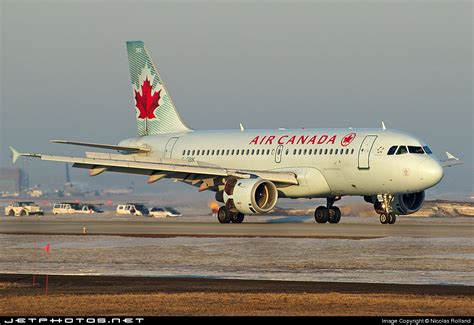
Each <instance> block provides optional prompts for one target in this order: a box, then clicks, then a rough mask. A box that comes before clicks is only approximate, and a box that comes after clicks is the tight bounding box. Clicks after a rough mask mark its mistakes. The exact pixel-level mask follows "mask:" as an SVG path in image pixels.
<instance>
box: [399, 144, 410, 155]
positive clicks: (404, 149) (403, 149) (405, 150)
mask: <svg viewBox="0 0 474 325" xmlns="http://www.w3.org/2000/svg"><path fill="white" fill-rule="evenodd" d="M407 152H408V150H407V147H405V146H400V147H398V150H397V155H403V154H405V153H407Z"/></svg>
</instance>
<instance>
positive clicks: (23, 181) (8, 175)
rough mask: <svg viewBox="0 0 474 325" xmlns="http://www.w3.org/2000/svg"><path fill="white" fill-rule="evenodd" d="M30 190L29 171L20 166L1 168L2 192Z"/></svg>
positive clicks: (0, 184) (0, 186) (0, 191)
mask: <svg viewBox="0 0 474 325" xmlns="http://www.w3.org/2000/svg"><path fill="white" fill-rule="evenodd" d="M26 190H28V173H26V172H25V171H23V170H22V169H20V168H0V193H21V192H23V191H26Z"/></svg>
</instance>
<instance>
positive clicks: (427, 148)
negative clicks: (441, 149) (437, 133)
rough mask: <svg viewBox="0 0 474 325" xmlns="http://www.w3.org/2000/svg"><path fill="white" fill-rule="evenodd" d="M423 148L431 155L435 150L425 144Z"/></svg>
mask: <svg viewBox="0 0 474 325" xmlns="http://www.w3.org/2000/svg"><path fill="white" fill-rule="evenodd" d="M423 149H425V152H426V153H427V154H428V155H431V154H432V153H433V152H432V151H431V149H430V148H429V147H428V146H424V147H423Z"/></svg>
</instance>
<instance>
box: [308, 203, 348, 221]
mask: <svg viewBox="0 0 474 325" xmlns="http://www.w3.org/2000/svg"><path fill="white" fill-rule="evenodd" d="M340 199H341V197H340V196H336V197H330V198H327V207H325V206H319V207H317V208H316V211H314V219H315V220H316V222H317V223H326V222H329V223H339V221H341V210H340V209H339V208H338V207H335V206H333V204H334V202H336V201H338V200H340Z"/></svg>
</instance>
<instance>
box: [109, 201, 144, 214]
mask: <svg viewBox="0 0 474 325" xmlns="http://www.w3.org/2000/svg"><path fill="white" fill-rule="evenodd" d="M149 213H150V211H149V210H148V208H147V206H146V205H145V204H144V203H126V204H119V205H118V206H117V214H132V215H134V216H146V215H148V214H149Z"/></svg>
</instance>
